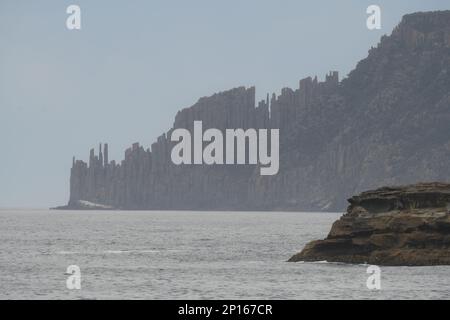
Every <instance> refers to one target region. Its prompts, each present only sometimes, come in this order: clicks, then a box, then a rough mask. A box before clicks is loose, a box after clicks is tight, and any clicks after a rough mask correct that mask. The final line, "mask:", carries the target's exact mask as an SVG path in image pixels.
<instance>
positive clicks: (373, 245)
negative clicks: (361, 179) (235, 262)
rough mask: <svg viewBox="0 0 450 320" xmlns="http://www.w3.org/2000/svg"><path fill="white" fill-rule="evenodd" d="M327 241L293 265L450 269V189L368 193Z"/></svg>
mask: <svg viewBox="0 0 450 320" xmlns="http://www.w3.org/2000/svg"><path fill="white" fill-rule="evenodd" d="M348 201H349V202H350V206H349V207H348V209H347V213H346V214H345V215H343V216H342V217H341V218H340V219H339V220H338V221H336V222H335V223H334V224H333V227H332V228H331V231H330V233H329V235H328V237H327V238H326V239H325V240H318V241H313V242H311V243H309V244H307V245H306V246H305V248H304V249H303V251H302V252H300V253H299V254H296V255H295V256H293V257H292V258H291V259H290V261H294V262H295V261H321V260H326V261H329V262H346V263H370V264H378V265H409V266H424V265H450V211H449V210H450V185H449V184H442V183H429V184H418V185H411V186H406V187H398V188H382V189H378V190H374V191H368V192H364V193H362V194H360V195H358V196H355V197H352V198H351V199H349V200H348Z"/></svg>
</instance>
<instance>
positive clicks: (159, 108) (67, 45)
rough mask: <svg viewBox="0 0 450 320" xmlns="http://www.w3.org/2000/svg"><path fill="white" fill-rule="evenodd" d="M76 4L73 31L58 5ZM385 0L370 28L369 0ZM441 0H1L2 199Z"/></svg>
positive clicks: (50, 200) (290, 79)
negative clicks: (101, 146)
mask: <svg viewBox="0 0 450 320" xmlns="http://www.w3.org/2000/svg"><path fill="white" fill-rule="evenodd" d="M70 4H77V5H79V6H80V7H81V24H82V25H81V27H82V29H81V30H80V31H69V30H68V29H67V28H66V18H67V16H68V15H67V14H66V8H67V7H68V6H69V5H70ZM370 4H378V5H380V6H381V9H382V29H381V30H376V31H369V30H368V29H367V27H366V18H367V14H366V8H367V7H368V5H370ZM436 9H450V3H449V2H448V1H439V0H434V1H433V0H423V1H412V0H403V1H402V0H398V1H375V0H373V1H365V0H343V1H335V0H329V1H325V0H322V1H318V0H314V1H312V0H311V1H300V0H295V1H294V0H292V1H284V0H273V1H264V0H222V1H214V0H201V1H200V0H189V1H186V0H183V1H182V0H180V1H167V0H164V1H137V0H133V1H129V0H128V1H125V0H121V1H111V0H109V1H100V0H96V1H92V0H91V1H87V0H72V1H63V0H54V1H43V0H42V1H31V0H30V1H20V0H0V150H1V154H0V155H1V156H0V207H49V206H55V205H61V204H65V203H66V202H67V200H68V196H69V174H70V167H71V163H72V156H74V155H75V156H76V157H77V158H78V159H82V160H85V161H86V160H87V159H88V153H89V149H90V148H91V147H94V146H97V145H98V143H99V142H108V143H109V144H110V159H115V160H119V161H120V160H122V159H123V152H124V150H125V148H127V147H128V146H129V145H131V144H132V143H133V142H140V143H141V144H143V145H144V146H145V147H149V146H150V145H151V143H152V142H154V141H155V139H156V137H157V136H158V135H160V134H161V133H163V132H165V131H167V130H168V129H169V128H170V127H171V125H172V123H173V119H174V116H175V114H176V112H177V111H178V110H179V109H181V108H184V107H188V106H191V105H192V104H194V103H195V102H196V101H197V99H198V98H199V97H201V96H209V95H211V94H213V93H215V92H218V91H224V90H227V89H231V88H233V87H236V86H242V85H244V86H256V92H257V98H258V99H259V98H263V97H265V95H266V93H268V92H270V93H271V92H276V93H279V92H280V91H281V88H283V87H286V86H288V87H291V88H297V87H298V80H299V79H301V78H304V77H306V76H309V75H312V76H314V75H318V76H319V79H323V77H324V75H325V73H326V72H328V71H329V70H338V71H339V72H340V73H341V75H344V76H345V75H346V74H347V73H348V72H349V71H350V70H351V69H352V68H354V67H355V65H356V63H357V62H358V61H359V60H361V59H362V58H364V57H365V56H366V55H367V51H368V49H369V48H370V46H372V45H376V44H377V43H378V41H379V38H380V37H381V35H383V34H390V33H391V31H392V28H393V27H394V26H395V25H396V24H398V22H399V21H400V19H401V16H402V15H404V14H406V13H411V12H415V11H428V10H436Z"/></svg>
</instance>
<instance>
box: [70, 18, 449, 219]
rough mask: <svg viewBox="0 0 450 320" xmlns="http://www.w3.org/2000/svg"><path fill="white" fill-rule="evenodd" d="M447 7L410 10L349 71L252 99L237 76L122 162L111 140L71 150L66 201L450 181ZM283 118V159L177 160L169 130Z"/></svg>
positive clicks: (302, 202) (283, 197)
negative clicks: (268, 170) (275, 164)
mask: <svg viewBox="0 0 450 320" xmlns="http://www.w3.org/2000/svg"><path fill="white" fill-rule="evenodd" d="M449 105H450V11H442V12H428V13H416V14H411V15H407V16H405V17H404V18H403V20H402V22H401V23H400V24H399V25H398V27H396V28H395V30H394V31H393V33H392V35H390V36H384V37H382V39H381V41H380V43H379V45H378V46H377V47H375V48H372V49H370V51H369V55H368V57H367V58H366V59H364V60H362V61H360V62H359V63H358V65H357V66H356V68H355V69H354V70H353V71H352V72H351V73H350V74H349V76H348V77H347V78H345V79H344V80H342V81H340V80H339V75H338V74H337V72H331V73H329V74H328V75H326V76H325V79H324V81H319V80H318V79H317V77H314V78H312V77H307V78H305V79H303V80H301V81H300V82H299V87H298V88H296V89H290V88H284V89H282V90H281V93H280V94H279V95H276V94H272V95H267V98H266V99H265V100H263V101H260V102H259V103H256V101H255V88H253V87H252V88H245V87H240V88H236V89H233V90H229V91H225V92H221V93H218V94H215V95H213V96H211V97H204V98H201V99H199V100H198V102H197V103H195V104H194V105H193V106H191V107H189V108H185V109H183V110H181V111H180V112H178V114H177V115H176V117H175V121H174V125H173V127H172V129H170V130H169V131H168V132H167V133H165V134H163V135H161V136H160V137H159V138H158V139H157V141H156V142H155V143H154V144H152V146H151V148H148V149H144V148H143V147H142V146H140V145H139V144H134V145H133V146H132V147H131V148H129V149H128V150H127V151H126V152H125V159H124V160H123V161H121V162H120V163H116V162H115V161H110V160H109V159H108V151H107V145H105V146H104V148H102V147H100V151H99V152H98V154H97V155H96V154H95V153H94V150H91V153H90V157H89V163H85V162H83V161H81V160H74V162H73V167H72V171H71V179H70V181H71V182H70V186H71V194H70V201H69V207H70V206H71V205H72V204H75V203H76V201H79V200H83V201H89V202H92V203H98V204H103V205H107V206H111V207H114V208H122V209H194V210H295V211H301V210H304V211H306V210H308V211H324V210H327V211H331V210H342V209H344V208H345V206H346V203H345V200H344V199H346V198H348V197H350V196H351V195H353V194H355V193H358V192H361V191H363V190H368V189H373V188H376V187H378V186H381V185H394V184H397V185H401V184H411V183H415V182H417V181H442V182H446V181H450V161H449V154H450V136H449V134H448V128H449V123H450V110H449V108H448V106H449ZM194 120H202V121H203V126H204V128H205V129H206V128H218V129H222V130H223V129H225V128H229V129H233V128H244V129H245V128H256V129H257V128H279V129H280V170H279V172H278V174H277V175H275V176H261V175H260V174H259V168H257V166H206V165H192V166H183V165H182V166H175V165H173V164H172V162H171V160H170V150H171V147H172V144H171V142H170V133H171V132H172V130H173V129H174V128H187V129H191V128H192V126H193V122H194Z"/></svg>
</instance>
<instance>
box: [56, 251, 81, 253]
mask: <svg viewBox="0 0 450 320" xmlns="http://www.w3.org/2000/svg"><path fill="white" fill-rule="evenodd" d="M79 253H80V252H77V251H58V252H56V254H79Z"/></svg>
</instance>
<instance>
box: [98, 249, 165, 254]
mask: <svg viewBox="0 0 450 320" xmlns="http://www.w3.org/2000/svg"><path fill="white" fill-rule="evenodd" d="M159 252H161V251H160V250H106V251H103V253H105V254H122V253H125V254H126V253H138V254H139V253H159Z"/></svg>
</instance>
